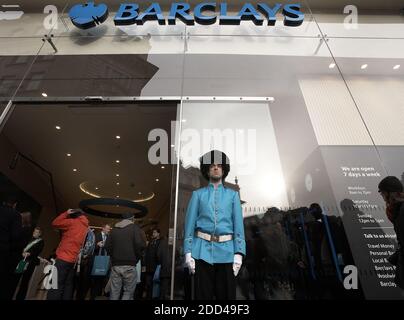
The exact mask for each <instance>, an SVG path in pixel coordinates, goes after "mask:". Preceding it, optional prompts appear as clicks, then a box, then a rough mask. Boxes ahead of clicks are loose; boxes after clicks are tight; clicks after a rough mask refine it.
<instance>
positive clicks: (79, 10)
mask: <svg viewBox="0 0 404 320" xmlns="http://www.w3.org/2000/svg"><path fill="white" fill-rule="evenodd" d="M69 17H70V19H71V20H72V23H73V24H74V25H75V26H76V27H77V28H80V29H89V28H93V27H95V26H96V25H97V24H101V23H103V22H104V21H105V20H107V18H108V7H107V6H106V5H105V4H98V5H95V4H94V2H88V3H86V4H77V5H75V6H73V7H72V8H71V9H70V11H69Z"/></svg>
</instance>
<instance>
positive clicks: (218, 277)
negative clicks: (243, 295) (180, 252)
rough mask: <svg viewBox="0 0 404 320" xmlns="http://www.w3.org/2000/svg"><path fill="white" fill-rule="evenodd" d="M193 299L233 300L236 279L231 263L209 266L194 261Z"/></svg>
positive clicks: (199, 261)
mask: <svg viewBox="0 0 404 320" xmlns="http://www.w3.org/2000/svg"><path fill="white" fill-rule="evenodd" d="M195 298H196V299H197V300H212V299H214V298H216V299H218V300H235V299H236V277H235V276H234V273H233V264H232V263H215V264H213V265H212V264H209V263H207V262H205V261H203V260H195Z"/></svg>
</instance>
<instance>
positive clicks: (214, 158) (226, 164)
mask: <svg viewBox="0 0 404 320" xmlns="http://www.w3.org/2000/svg"><path fill="white" fill-rule="evenodd" d="M199 162H200V164H201V166H200V170H201V173H202V175H203V177H204V178H205V179H206V180H208V181H209V167H210V165H211V164H221V165H222V168H223V177H222V180H223V181H224V180H225V179H226V177H227V175H228V174H229V172H230V160H229V158H228V157H227V156H226V154H225V153H224V152H221V151H218V150H212V151H209V152H207V153H205V154H204V155H203V156H202V157H200V158H199Z"/></svg>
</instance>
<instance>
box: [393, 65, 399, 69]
mask: <svg viewBox="0 0 404 320" xmlns="http://www.w3.org/2000/svg"><path fill="white" fill-rule="evenodd" d="M400 67H401V66H400V65H399V64H396V65H395V66H394V67H393V69H394V70H397V69H400Z"/></svg>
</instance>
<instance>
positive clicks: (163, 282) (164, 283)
mask: <svg viewBox="0 0 404 320" xmlns="http://www.w3.org/2000/svg"><path fill="white" fill-rule="evenodd" d="M169 287H170V278H169V277H160V300H166V299H167V293H168V289H169Z"/></svg>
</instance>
